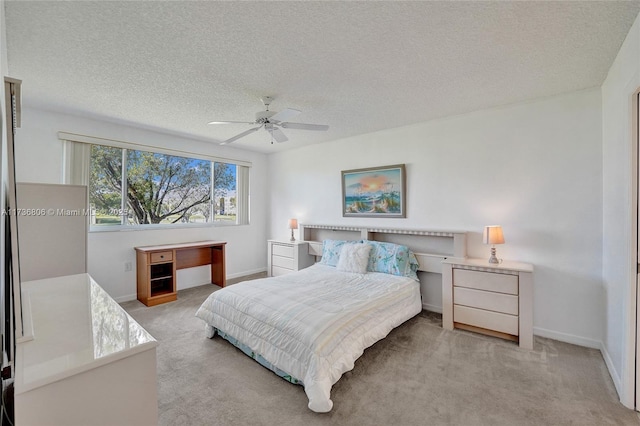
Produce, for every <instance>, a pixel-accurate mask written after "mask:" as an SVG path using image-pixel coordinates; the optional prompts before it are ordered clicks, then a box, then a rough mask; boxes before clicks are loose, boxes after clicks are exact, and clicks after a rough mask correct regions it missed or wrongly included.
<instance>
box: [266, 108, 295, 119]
mask: <svg viewBox="0 0 640 426" xmlns="http://www.w3.org/2000/svg"><path fill="white" fill-rule="evenodd" d="M301 112H302V111H298V110H297V109H292V108H286V109H283V110H282V111H280V112H277V113H275V114H274V115H272V116H271V117H269V121H276V122H280V121H285V120H288V119H290V118H293V117H295V116H296V115H298V114H300V113H301Z"/></svg>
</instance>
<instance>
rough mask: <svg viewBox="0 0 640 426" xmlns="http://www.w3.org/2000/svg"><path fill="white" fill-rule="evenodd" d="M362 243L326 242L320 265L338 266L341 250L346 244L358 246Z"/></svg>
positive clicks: (324, 242) (323, 243) (323, 244)
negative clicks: (357, 244)
mask: <svg viewBox="0 0 640 426" xmlns="http://www.w3.org/2000/svg"><path fill="white" fill-rule="evenodd" d="M359 242H360V241H343V240H324V241H323V242H322V259H320V263H322V264H324V265H329V266H336V265H337V264H338V259H339V258H340V250H342V246H343V245H345V244H356V243H359Z"/></svg>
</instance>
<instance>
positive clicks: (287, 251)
mask: <svg viewBox="0 0 640 426" xmlns="http://www.w3.org/2000/svg"><path fill="white" fill-rule="evenodd" d="M271 253H272V254H273V255H274V256H282V257H289V258H291V259H293V247H292V246H284V245H280V244H273V245H272V247H271Z"/></svg>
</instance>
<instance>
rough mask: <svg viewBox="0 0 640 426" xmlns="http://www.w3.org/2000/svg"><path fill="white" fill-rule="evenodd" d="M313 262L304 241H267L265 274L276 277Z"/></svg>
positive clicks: (313, 259)
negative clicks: (266, 267)
mask: <svg viewBox="0 0 640 426" xmlns="http://www.w3.org/2000/svg"><path fill="white" fill-rule="evenodd" d="M314 263H315V257H314V256H312V255H310V254H309V243H307V242H305V241H279V240H269V241H268V269H267V275H268V276H270V277H277V276H278V275H283V274H288V273H290V272H295V271H299V270H300V269H304V268H307V267H309V266H311V265H313V264H314Z"/></svg>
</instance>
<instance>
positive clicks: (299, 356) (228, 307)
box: [196, 264, 422, 412]
mask: <svg viewBox="0 0 640 426" xmlns="http://www.w3.org/2000/svg"><path fill="white" fill-rule="evenodd" d="M421 309H422V303H421V300H420V286H419V283H418V282H416V281H414V280H412V279H410V278H405V277H397V276H394V275H388V274H382V273H377V272H373V273H371V272H370V273H367V274H355V273H347V272H339V271H337V270H336V268H334V267H331V266H326V265H322V264H315V265H313V266H311V267H309V268H306V269H303V270H302V271H299V272H296V273H293V274H288V275H283V276H280V277H275V278H266V279H260V280H253V281H246V282H242V283H239V284H234V285H230V286H228V287H225V288H224V289H221V290H218V291H216V292H214V293H212V294H211V295H210V296H209V298H207V300H206V301H205V302H204V303H203V304H202V306H201V307H200V309H198V311H197V313H196V315H197V316H198V317H199V318H201V319H203V320H204V321H205V322H206V323H207V327H208V328H210V327H215V328H217V329H220V330H222V331H224V332H225V333H227V334H229V335H231V336H233V337H235V338H236V339H238V340H239V341H240V342H241V343H244V344H245V345H247V346H249V347H250V348H251V349H253V350H254V351H255V352H257V353H259V354H260V355H262V356H263V357H264V358H265V359H266V360H267V361H269V362H270V363H271V364H273V365H274V366H276V367H278V368H279V369H281V370H282V371H284V372H286V373H288V374H290V375H292V376H294V377H296V378H298V379H300V380H302V381H303V382H304V390H305V392H306V394H307V397H308V398H309V408H310V409H311V410H313V411H316V412H327V411H330V410H331V408H332V407H333V402H332V401H331V399H330V392H331V386H333V384H334V383H336V382H337V381H338V379H339V378H340V376H342V374H343V373H344V372H346V371H349V370H351V369H353V366H354V361H355V360H356V359H358V357H360V355H362V353H363V351H364V350H365V349H366V348H367V347H369V346H371V345H373V344H374V343H375V342H377V341H378V340H380V339H382V338H384V337H385V336H386V335H387V334H388V333H389V332H390V331H391V330H392V329H393V328H394V327H397V326H398V325H400V324H402V323H403V322H404V321H406V320H408V319H409V318H411V317H413V316H415V315H417V314H418V313H419V312H420V311H421ZM209 337H211V336H209Z"/></svg>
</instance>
